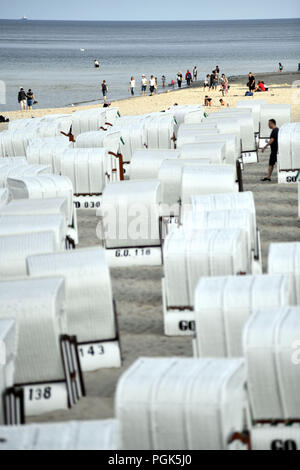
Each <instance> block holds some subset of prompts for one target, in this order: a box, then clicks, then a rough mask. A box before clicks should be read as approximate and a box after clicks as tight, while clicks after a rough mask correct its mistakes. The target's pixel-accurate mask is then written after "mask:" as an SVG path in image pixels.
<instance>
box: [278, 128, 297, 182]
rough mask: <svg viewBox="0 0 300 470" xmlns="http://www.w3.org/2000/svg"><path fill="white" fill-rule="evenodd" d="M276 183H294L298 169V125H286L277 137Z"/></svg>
mask: <svg viewBox="0 0 300 470" xmlns="http://www.w3.org/2000/svg"><path fill="white" fill-rule="evenodd" d="M278 145H279V153H278V183H296V182H297V180H298V179H299V178H298V177H299V169H300V156H299V153H300V123H299V122H293V123H286V124H283V126H282V127H281V128H280V130H279V135H278Z"/></svg>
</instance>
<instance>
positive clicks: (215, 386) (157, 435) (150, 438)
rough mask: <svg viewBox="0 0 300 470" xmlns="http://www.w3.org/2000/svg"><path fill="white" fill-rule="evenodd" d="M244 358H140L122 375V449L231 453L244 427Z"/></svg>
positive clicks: (119, 412)
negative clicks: (229, 447) (233, 439)
mask: <svg viewBox="0 0 300 470" xmlns="http://www.w3.org/2000/svg"><path fill="white" fill-rule="evenodd" d="M244 382H245V376H244V361H243V360H242V359H237V360H234V359H233V360H228V359H186V358H140V359H138V360H137V361H136V362H135V363H134V364H133V365H132V366H131V367H130V368H129V369H127V371H126V372H125V373H124V374H123V375H122V376H121V378H120V380H119V382H118V386H117V392H116V416H117V419H118V430H119V435H120V448H121V449H122V450H130V449H138V450H162V449H165V450H170V449H173V450H174V449H176V450H179V449H185V450H192V449H197V450H201V449H206V450H209V449H211V450H212V449H214V450H216V449H224V450H225V449H226V448H227V441H228V440H229V439H230V437H231V434H232V433H233V432H234V431H236V430H240V429H242V428H243V421H244V411H245V392H244V388H243V387H244Z"/></svg>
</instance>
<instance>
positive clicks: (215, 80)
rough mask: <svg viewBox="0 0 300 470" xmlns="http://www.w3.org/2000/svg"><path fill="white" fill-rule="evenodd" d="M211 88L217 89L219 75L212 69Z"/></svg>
mask: <svg viewBox="0 0 300 470" xmlns="http://www.w3.org/2000/svg"><path fill="white" fill-rule="evenodd" d="M211 77H212V89H213V90H215V91H217V88H218V85H219V75H218V73H217V71H216V70H214V71H213V73H212V75H211Z"/></svg>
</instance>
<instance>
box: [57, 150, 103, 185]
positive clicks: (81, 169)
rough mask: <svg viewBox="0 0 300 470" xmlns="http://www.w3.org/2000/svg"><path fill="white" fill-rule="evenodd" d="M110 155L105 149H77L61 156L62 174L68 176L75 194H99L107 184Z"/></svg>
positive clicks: (67, 151)
mask: <svg viewBox="0 0 300 470" xmlns="http://www.w3.org/2000/svg"><path fill="white" fill-rule="evenodd" d="M109 159H110V157H109V155H108V152H107V150H106V149H105V148H91V149H85V148H75V149H68V150H65V151H64V152H63V153H62V155H61V174H62V175H63V176H67V177H68V178H69V179H70V181H71V182H72V185H73V190H74V193H75V194H99V193H102V192H103V190H104V187H105V184H106V173H107V171H108V170H109Z"/></svg>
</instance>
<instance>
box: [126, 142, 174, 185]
mask: <svg viewBox="0 0 300 470" xmlns="http://www.w3.org/2000/svg"><path fill="white" fill-rule="evenodd" d="M179 156H180V152H179V150H171V149H167V150H166V149H151V150H148V149H145V150H136V151H135V152H134V154H133V156H132V158H131V162H130V168H129V177H130V179H155V178H158V172H159V168H160V166H161V164H162V162H163V161H164V160H173V159H177V158H179Z"/></svg>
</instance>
